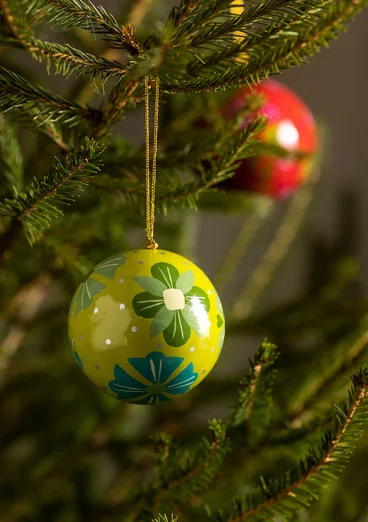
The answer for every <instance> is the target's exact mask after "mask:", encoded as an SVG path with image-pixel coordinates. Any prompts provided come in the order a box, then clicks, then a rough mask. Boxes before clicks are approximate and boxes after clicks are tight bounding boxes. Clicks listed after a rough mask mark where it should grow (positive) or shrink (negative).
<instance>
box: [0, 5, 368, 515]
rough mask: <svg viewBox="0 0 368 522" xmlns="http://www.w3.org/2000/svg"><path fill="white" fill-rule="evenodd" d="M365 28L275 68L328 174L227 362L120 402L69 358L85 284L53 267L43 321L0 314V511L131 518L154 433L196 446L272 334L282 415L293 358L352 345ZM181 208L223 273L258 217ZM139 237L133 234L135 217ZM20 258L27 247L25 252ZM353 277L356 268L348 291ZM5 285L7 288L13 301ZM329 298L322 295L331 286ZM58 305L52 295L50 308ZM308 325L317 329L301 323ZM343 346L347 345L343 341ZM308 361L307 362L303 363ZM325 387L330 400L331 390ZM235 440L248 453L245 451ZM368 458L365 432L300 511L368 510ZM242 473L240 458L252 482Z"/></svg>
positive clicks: (267, 458) (291, 455) (129, 121)
mask: <svg viewBox="0 0 368 522" xmlns="http://www.w3.org/2000/svg"><path fill="white" fill-rule="evenodd" d="M100 3H101V4H102V5H103V6H104V7H105V8H106V9H107V10H108V11H111V12H112V13H114V14H117V13H118V12H120V9H121V7H122V4H123V3H124V2H121V1H114V0H111V1H106V0H105V1H101V2H100ZM176 3H177V2H175V1H171V2H169V1H166V2H162V6H160V9H158V11H157V20H158V22H157V23H159V21H160V20H161V21H163V20H164V19H165V16H166V14H167V12H168V10H169V9H170V8H171V7H172V6H174V5H176ZM367 30H368V11H366V12H363V14H362V15H361V16H359V17H358V18H357V19H356V20H355V21H354V23H352V24H351V25H350V27H349V31H348V33H347V34H344V35H343V36H342V37H340V39H339V40H337V41H335V42H333V44H332V45H331V47H330V49H328V50H323V51H322V52H321V53H320V54H318V55H317V56H315V57H314V58H313V59H312V61H311V63H309V64H305V65H303V66H302V67H299V68H295V69H293V70H291V71H288V72H286V73H284V74H282V76H280V77H279V78H278V79H279V80H280V81H282V82H284V83H285V84H286V85H288V86H290V87H291V88H292V89H294V90H295V91H296V93H298V94H299V95H300V96H301V97H302V98H303V99H304V101H305V102H306V103H307V104H308V105H309V107H310V108H311V110H312V112H313V113H314V115H315V117H316V119H317V120H318V121H319V123H320V124H321V127H322V128H323V129H324V132H323V135H324V138H323V141H324V150H323V159H322V166H321V177H320V180H319V182H318V183H317V185H316V186H315V187H314V188H313V192H314V194H313V201H312V204H311V206H310V208H309V210H308V213H307V216H306V217H305V220H304V224H303V226H302V228H301V231H300V233H298V235H297V238H296V240H295V241H293V242H292V243H291V244H290V245H288V246H287V255H285V256H283V260H282V263H280V266H278V268H277V270H275V272H274V273H273V274H272V278H271V280H270V281H269V282H268V284H267V290H266V291H265V292H263V293H262V297H261V298H260V299H259V300H257V303H256V306H255V308H254V310H252V311H253V312H254V319H253V320H249V321H248V323H247V325H246V326H245V327H242V326H238V327H237V326H236V325H235V326H234V327H233V329H232V330H230V332H229V334H228V336H227V340H226V342H225V347H224V350H223V354H222V356H221V359H220V361H219V362H218V364H217V366H216V367H215V369H214V370H213V372H212V374H211V377H210V378H208V382H206V383H205V384H203V386H202V387H200V389H199V390H196V391H194V392H193V393H192V394H190V396H189V398H183V399H181V400H180V401H178V404H176V405H175V406H172V405H168V406H165V407H164V408H162V409H160V411H149V412H148V411H147V409H146V408H140V407H136V406H130V405H122V404H119V403H118V402H117V401H114V400H112V399H111V398H109V397H104V396H102V395H101V394H100V393H99V392H98V391H97V390H95V389H94V387H93V386H92V385H91V384H90V383H89V382H88V381H87V379H85V377H84V376H83V375H82V372H79V369H78V368H77V366H76V365H75V363H74V362H73V360H72V356H71V352H69V351H68V341H67V337H66V329H65V334H62V333H60V332H63V331H64V330H63V328H64V326H63V322H65V321H66V316H65V312H66V311H67V304H68V299H69V296H70V295H71V293H70V292H72V288H73V287H75V286H74V285H75V284H74V283H73V282H70V283H69V287H68V288H67V291H66V295H65V294H63V293H62V292H60V287H59V286H57V285H56V286H55V285H54V284H52V283H51V282H50V279H49V276H48V274H47V271H46V270H45V272H43V273H42V274H41V278H43V279H42V280H41V284H40V285H39V286H38V287H37V288H36V289H35V290H34V294H32V296H31V308H32V307H33V309H34V306H35V303H36V307H37V306H39V310H38V312H37V314H36V317H33V319H32V321H34V325H35V326H34V327H32V329H31V331H30V332H26V333H25V332H24V331H23V330H22V324H21V323H22V321H24V322H25V323H27V308H25V310H24V313H23V318H21V321H20V326H21V328H20V331H19V328H18V329H17V324H16V325H15V326H14V325H13V326H12V327H11V328H10V327H9V325H8V324H6V323H5V322H3V323H1V324H0V333H1V334H2V339H3V346H2V352H0V355H1V356H2V357H3V359H2V360H1V361H2V366H0V508H1V509H0V521H1V522H13V521H14V522H15V521H33V520H37V521H42V522H43V521H45V522H46V521H47V522H49V521H58V522H59V521H60V522H64V521H65V522H66V521H67V522H74V521H88V522H93V521H95V520H96V521H97V520H98V521H99V522H100V521H106V522H107V521H109V520H113V519H114V520H116V517H118V519H119V520H122V521H125V520H126V519H125V518H124V507H123V506H124V502H128V498H129V495H130V493H131V489H132V488H133V490H134V488H136V487H137V486H134V484H137V485H140V486H141V485H144V484H145V483H147V482H148V481H149V480H150V478H151V477H152V472H151V464H152V459H153V458H152V453H153V450H152V448H151V446H150V445H149V436H150V435H151V434H152V433H156V432H157V431H161V430H163V431H167V432H168V433H171V434H173V435H174V436H177V437H182V438H183V439H184V440H185V441H186V443H187V444H188V445H189V446H190V445H191V444H192V445H195V444H196V441H197V440H198V438H199V437H200V436H201V435H203V433H205V430H206V422H207V419H209V418H211V417H213V416H221V417H226V416H227V415H228V414H229V413H230V412H231V411H232V408H233V405H234V398H236V389H237V382H238V380H239V378H240V377H241V376H242V374H243V373H244V372H245V371H246V369H247V368H248V359H249V357H252V355H253V354H254V352H255V350H256V347H257V345H258V344H259V342H260V341H261V340H262V339H263V338H264V336H265V335H267V336H268V337H269V338H270V339H271V340H272V341H274V342H275V343H277V344H278V345H279V348H280V351H281V357H280V376H279V377H278V378H277V379H278V380H277V381H276V386H275V393H276V395H277V396H278V399H277V401H276V406H275V409H276V417H277V415H280V416H282V414H281V413H280V412H281V411H282V406H283V404H285V401H286V399H285V397H286V396H287V395H288V394H289V393H290V390H293V391H295V388H296V386H298V379H299V377H298V379H297V378H296V377H294V379H293V378H290V380H288V382H285V380H284V377H283V375H284V374H283V370H284V371H285V372H286V371H289V373H290V371H293V370H292V369H293V368H294V367H295V368H298V369H300V371H301V373H302V374H303V378H305V379H306V382H307V384H308V385H310V382H311V381H312V382H313V379H314V375H313V371H314V370H310V369H309V366H308V364H309V362H310V368H312V363H313V364H315V363H316V361H319V360H320V366H321V367H320V368H318V372H319V371H320V370H323V365H332V366H333V358H334V357H338V353H340V355H341V354H343V353H344V351H346V350H348V347H349V346H350V345H349V342H350V341H349V342H348V343H347V344H344V343H343V342H342V341H343V340H344V339H345V338H346V336H349V335H351V332H352V331H355V330H354V329H359V328H361V322H360V321H361V319H362V317H363V316H364V315H365V311H366V308H365V304H366V298H367V292H368V270H367V268H368V241H366V223H368V205H367V203H366V202H367V201H368V178H367V164H368V146H367V144H366V141H367V137H368V103H367V100H366V93H367V92H368V69H367V67H366V49H367V43H368V41H367ZM0 63H2V64H4V65H5V66H9V67H10V68H12V69H13V70H18V69H19V70H21V69H22V70H24V69H25V70H26V71H28V74H29V77H30V78H36V79H37V83H40V78H44V82H45V84H47V85H48V86H49V88H51V89H53V90H54V91H55V92H59V93H64V92H66V91H67V90H68V89H70V86H71V82H72V81H73V80H72V78H71V79H69V80H67V81H66V80H64V79H62V78H61V77H60V76H55V75H51V76H50V77H49V78H47V77H46V74H45V72H44V66H43V65H42V64H36V63H35V62H34V61H32V60H31V58H29V57H28V56H25V53H23V52H21V51H16V50H14V51H11V52H10V51H5V52H4V51H3V50H2V51H1V52H0ZM116 133H119V134H121V135H123V136H125V137H127V138H129V140H131V141H132V142H133V143H134V144H136V145H140V144H142V142H143V112H142V108H141V107H140V108H138V109H137V110H135V111H130V113H128V114H127V118H126V119H125V120H124V121H123V122H121V123H120V124H119V125H118V126H117V127H116ZM26 141H27V140H26V139H25V135H24V136H23V146H24V149H25V150H27V148H28V149H31V147H32V142H28V143H27V142H26ZM158 175H159V174H158ZM289 205H290V201H289V200H286V201H281V202H278V203H277V204H276V208H275V209H274V210H273V212H272V213H270V215H269V217H268V218H267V219H265V220H264V224H263V226H262V227H261V228H260V230H259V231H258V233H257V235H256V238H255V240H254V241H253V242H252V244H251V246H250V247H249V248H248V249H247V251H246V255H244V257H242V256H241V262H240V265H239V267H238V268H237V270H236V271H235V272H234V274H233V275H232V277H231V280H230V281H229V284H227V285H226V287H224V288H223V289H222V296H223V301H224V303H225V307H227V308H229V307H231V305H232V304H233V303H234V301H235V300H236V299H237V298H238V294H239V288H245V287H246V284H247V281H248V280H249V279H250V277H251V275H252V274H253V273H254V270H255V269H256V268H257V267H258V266H259V265H260V263H261V261H262V259H263V257H264V255H265V252H267V249H268V248H269V245H270V242H272V241H273V239H274V238H275V235H276V234H277V231H278V230H279V226H280V224H281V223H282V221H283V219H284V217H285V215H286V213H287V211H288V206H289ZM170 213H171V219H173V220H174V221H175V220H179V219H181V218H179V217H178V216H179V214H178V211H176V210H174V211H170ZM184 214H185V219H186V223H187V227H188V229H187V230H190V232H189V233H187V232H186V235H185V237H184V238H182V239H180V241H179V244H181V246H182V253H183V254H184V255H188V257H189V255H190V257H191V258H192V259H193V261H195V262H197V263H198V264H199V265H200V266H201V268H202V269H203V270H204V272H205V273H207V275H208V276H209V277H210V278H214V279H215V280H216V275H218V270H219V268H220V267H221V264H222V262H223V260H224V259H225V258H226V255H227V254H228V252H229V250H230V249H231V247H232V245H234V241H236V238H237V237H238V233H239V231H240V230H241V229H242V227H243V225H244V223H245V222H246V221H247V220H248V219H249V216H248V214H240V213H232V214H231V215H224V213H222V212H220V211H218V212H215V211H213V210H210V211H206V212H202V213H198V214H196V213H194V212H188V211H185V213H184ZM169 219H170V218H169ZM132 237H133V239H132V241H131V242H132V244H134V242H135V241H136V239H134V238H135V237H136V236H135V235H134V231H133V233H132ZM17 249H18V250H17V252H18V254H20V257H23V259H24V260H25V261H26V262H27V263H28V262H29V264H30V266H31V264H32V261H29V260H28V259H29V257H30V256H32V252H33V251H32V250H30V249H29V248H28V246H27V244H26V243H25V242H24V243H21V244H19V245H18V246H17ZM20 257H19V255H18V259H19V258H20ZM96 257H97V258H98V255H96ZM102 257H106V256H102ZM100 258H101V256H100ZM100 258H98V259H100ZM98 259H97V260H98ZM19 262H20V261H16V263H19ZM40 262H41V263H42V255H41V254H39V253H37V254H35V255H34V263H36V264H37V263H40ZM14 266H15V267H16V265H14ZM14 266H13V268H14ZM9 270H10V269H9V266H8V267H6V268H5V272H4V273H3V278H2V280H1V282H2V285H3V286H2V289H3V294H4V295H3V297H4V296H5V297H6V299H8V298H9V297H10V295H9V293H10V292H9V288H12V287H14V288H15V287H17V284H16V283H15V282H14V281H13V280H11V279H7V277H8V271H9ZM29 273H32V268H30V270H29ZM336 274H337V275H336ZM27 277H28V276H27V275H25V276H24V280H23V281H22V283H24V284H26V283H28V280H27ZM334 278H335V279H334ZM349 278H350V279H349ZM345 279H347V280H348V281H347V287H348V288H347V290H346V289H345V286H344V285H345ZM342 280H344V284H343V283H342V282H341V281H342ZM331 281H332V282H331ZM329 285H330V286H329ZM334 285H335V286H334ZM343 286H344V289H343V291H342V292H341V293H339V291H340V287H341V288H342V287H343ZM326 287H327V289H329V290H328V291H331V292H332V294H333V298H332V299H331V300H330V301H328V306H329V307H330V308H328V313H327V312H326V316H325V315H324V314H323V312H321V313H319V307H320V306H321V310H322V305H321V299H322V298H321V297H320V296H321V295H322V296H325V295H326ZM64 290H65V289H63V291H64ZM68 292H69V294H68ZM334 292H335V294H334ZM60 295H61V297H60ZM6 299H4V301H3V302H7V301H6ZM37 303H39V304H38V305H37ZM322 304H326V303H325V301H323V303H322ZM355 305H356V308H355ZM12 306H13V307H15V308H14V309H17V310H18V309H19V308H21V306H22V294H21V295H20V297H19V296H18V300H17V301H15V302H13V303H12ZM326 306H327V305H326ZM345 309H346V315H345V316H344V314H345V311H344V310H345ZM53 310H56V312H55V315H54V313H53ZM294 311H296V312H297V314H299V315H298V316H297V317H296V316H294V315H293V313H294ZM32 313H33V312H32ZM32 313H31V315H32ZM304 313H305V320H304V319H303V314H304ZM339 314H340V315H339ZM341 315H342V316H343V317H341ZM317 319H319V321H318V320H317ZM324 320H325V321H326V323H324V322H323V321H324ZM262 321H263V322H264V324H265V327H264V328H262ZM298 321H299V322H298ZM308 321H310V322H308ZM266 323H267V326H266ZM327 323H328V324H327ZM304 330H305V331H307V332H308V333H307V334H305V335H304ZM41 331H42V335H41V333H40V332H41ZM17 336H18V337H17ZM41 338H42V341H39V340H40V339H41ZM353 338H354V336H353ZM340 342H341V343H342V344H341V346H340V344H339V343H340ZM344 342H345V341H344ZM332 344H335V345H336V344H339V346H340V348H339V349H340V352H338V353H336V354H335V355H334V352H332V355H330V356H328V347H331V346H332ZM14 346H16V350H14ZM309 353H310V356H309ZM329 357H330V358H329ZM331 357H332V360H331ZM341 358H342V359H341V360H344V357H343V355H341ZM8 359H9V360H10V362H9V361H8ZM347 366H349V365H348V364H347ZM343 369H344V366H342V370H343ZM308 372H312V373H310V374H309V377H308ZM349 372H350V368H349V367H348V368H347V369H346V372H345V373H344V372H343V371H342V381H343V385H341V382H339V383H338V385H337V386H336V387H335V384H336V383H334V382H333V383H332V384H333V386H332V384H331V389H329V390H328V391H329V393H328V394H326V395H327V398H326V401H325V402H323V401H322V405H320V406H319V407H320V408H321V412H323V413H321V415H325V411H326V403H327V404H328V405H332V404H333V403H334V399H333V398H331V397H332V396H333V393H331V394H330V392H332V391H334V390H335V388H336V389H337V390H338V393H340V391H341V388H342V387H344V386H345V385H346V384H347V383H348V382H347V379H346V377H347V374H349ZM298 375H299V374H298ZM317 377H319V375H316V378H317ZM40 383H42V386H40ZM306 387H307V385H306ZM317 389H318V386H317ZM344 389H345V388H344ZM322 392H323V397H322V399H324V398H325V394H324V392H325V390H324V389H322V391H321V393H322ZM336 393H337V392H336ZM220 396H221V398H219V397H220ZM336 396H339V395H338V394H337V395H336ZM76 398H77V399H76ZM316 411H319V410H318V409H317V410H316ZM189 421H190V422H189ZM312 435H313V436H311V438H310V439H307V440H306V441H303V442H302V443H300V444H299V445H298V444H296V445H295V447H294V446H293V447H290V448H287V449H285V448H277V449H272V448H265V449H264V452H263V453H262V454H261V455H257V456H256V457H254V458H252V456H251V455H248V454H246V455H245V456H246V458H247V459H248V458H249V462H248V466H247V469H246V472H245V471H244V470H242V471H238V472H237V473H235V472H234V473H233V475H232V479H231V480H229V479H226V483H225V480H221V478H220V479H219V482H218V483H217V486H218V487H219V488H220V490H221V495H220V497H221V499H220V497H217V498H215V497H213V498H212V497H211V494H209V496H208V497H206V498H205V499H204V500H203V499H194V500H193V505H192V506H191V508H190V509H192V510H193V511H192V515H191V518H190V516H188V515H187V518H186V517H185V516H184V515H183V516H182V518H180V522H185V520H191V522H194V521H196V520H198V521H199V520H202V518H198V511H196V510H197V509H199V507H201V506H202V505H203V504H204V503H205V502H207V501H213V502H214V503H215V505H216V502H218V503H219V504H220V503H221V501H222V500H224V499H227V498H228V497H229V496H230V495H232V494H234V493H235V492H238V493H244V492H247V491H249V488H251V487H252V486H254V484H255V483H256V480H255V478H253V477H256V476H257V474H260V473H263V474H264V475H265V476H267V477H272V476H273V475H274V474H276V473H279V472H280V470H284V469H288V466H289V465H290V463H291V462H294V461H295V460H297V459H298V458H299V456H300V454H301V453H303V452H304V451H305V450H306V449H307V448H308V447H309V443H312V442H314V440H315V438H313V437H315V435H316V433H314V434H312ZM239 455H240V457H241V455H242V453H241V452H240V454H239ZM367 465H368V447H367V434H365V437H364V438H363V439H362V441H361V443H360V446H359V451H358V452H357V456H356V457H355V460H354V461H353V463H352V465H351V466H350V467H349V469H348V470H347V472H346V473H345V474H344V478H343V479H342V482H341V483H334V484H333V485H332V486H331V487H330V488H329V490H328V491H327V492H326V494H325V495H324V497H323V500H322V501H321V502H320V503H319V504H318V506H317V505H316V507H315V508H313V509H312V511H311V512H310V513H309V514H307V513H303V514H301V515H300V518H296V519H295V520H300V521H309V520H310V521H313V522H319V521H326V522H330V521H331V522H367V521H368V501H367V500H366V492H367V490H368V477H367V473H366V470H367ZM243 473H246V477H245V479H244V480H245V482H244V481H243V475H242V474H243ZM225 477H226V475H225ZM244 484H245V485H244Z"/></svg>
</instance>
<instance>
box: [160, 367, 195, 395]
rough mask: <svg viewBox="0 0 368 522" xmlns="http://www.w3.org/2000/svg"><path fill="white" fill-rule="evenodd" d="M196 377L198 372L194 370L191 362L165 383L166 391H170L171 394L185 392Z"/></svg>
mask: <svg viewBox="0 0 368 522" xmlns="http://www.w3.org/2000/svg"><path fill="white" fill-rule="evenodd" d="M197 379H198V373H196V372H195V371H194V365H193V363H190V364H188V366H187V367H186V368H185V369H184V370H183V371H182V372H180V373H179V375H177V376H176V377H175V379H173V380H172V381H170V382H169V383H168V384H167V385H166V392H167V393H171V394H173V395H182V394H183V393H186V392H187V391H188V390H189V388H190V386H191V385H192V384H193V383H194V382H195V381H196V380H197Z"/></svg>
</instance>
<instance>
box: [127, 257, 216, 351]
mask: <svg viewBox="0 0 368 522" xmlns="http://www.w3.org/2000/svg"><path fill="white" fill-rule="evenodd" d="M151 274H152V277H147V276H138V277H135V278H134V279H135V281H136V282H137V283H138V284H139V285H140V286H141V287H142V288H143V289H144V290H146V292H142V293H141V294H138V295H136V296H135V297H134V299H133V308H134V311H135V313H136V314H137V315H138V316H140V317H144V318H145V319H153V321H152V324H151V338H152V337H155V336H156V335H158V334H159V333H161V332H163V334H164V338H165V341H166V342H167V344H169V345H170V346H175V347H179V346H183V345H184V344H185V343H186V342H187V341H188V339H189V337H190V335H191V331H192V330H193V331H194V332H195V333H196V334H197V335H198V336H199V337H204V336H205V335H207V334H208V331H209V328H210V322H209V319H208V312H209V309H210V300H209V298H208V296H207V294H206V292H205V291H204V290H202V289H201V288H199V287H198V286H194V274H193V272H192V270H187V271H186V272H184V273H183V274H179V272H178V270H177V268H176V267H175V266H173V265H170V264H169V263H156V264H155V265H153V267H152V268H151Z"/></svg>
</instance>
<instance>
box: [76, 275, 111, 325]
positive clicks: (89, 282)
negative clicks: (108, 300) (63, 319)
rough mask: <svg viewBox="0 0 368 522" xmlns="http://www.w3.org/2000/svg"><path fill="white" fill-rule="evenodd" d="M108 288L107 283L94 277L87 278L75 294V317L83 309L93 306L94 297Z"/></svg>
mask: <svg viewBox="0 0 368 522" xmlns="http://www.w3.org/2000/svg"><path fill="white" fill-rule="evenodd" d="M104 288H106V285H104V284H103V283H100V282H99V281H96V280H95V279H92V278H90V277H88V278H86V279H85V280H84V281H83V282H82V283H81V284H80V285H79V288H78V290H77V292H76V295H75V299H74V302H75V306H74V317H76V316H77V315H78V314H79V312H80V311H81V310H86V309H87V308H89V306H91V304H92V300H93V297H94V296H95V295H96V294H98V293H99V292H101V290H103V289H104Z"/></svg>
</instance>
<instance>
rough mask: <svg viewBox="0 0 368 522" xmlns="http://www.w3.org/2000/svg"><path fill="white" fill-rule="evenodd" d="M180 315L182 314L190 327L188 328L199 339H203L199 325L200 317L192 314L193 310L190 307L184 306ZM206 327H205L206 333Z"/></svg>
mask: <svg viewBox="0 0 368 522" xmlns="http://www.w3.org/2000/svg"><path fill="white" fill-rule="evenodd" d="M181 313H182V314H183V317H184V320H185V321H186V322H187V324H188V325H189V326H190V328H191V329H192V330H193V331H194V332H195V333H196V334H197V335H199V337H203V335H204V333H205V332H204V330H203V329H202V327H201V324H200V316H199V315H198V314H196V313H194V311H193V309H192V308H191V307H190V306H186V307H185V308H184V309H183V310H182V311H181ZM207 330H208V327H207V326H206V331H207Z"/></svg>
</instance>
